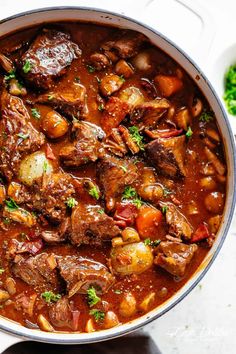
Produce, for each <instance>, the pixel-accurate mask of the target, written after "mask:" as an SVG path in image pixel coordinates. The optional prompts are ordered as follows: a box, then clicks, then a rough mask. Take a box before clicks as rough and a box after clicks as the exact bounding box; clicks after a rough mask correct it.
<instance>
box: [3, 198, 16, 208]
mask: <svg viewBox="0 0 236 354" xmlns="http://www.w3.org/2000/svg"><path fill="white" fill-rule="evenodd" d="M5 204H6V206H7V208H8V209H9V210H11V211H12V210H16V209H18V208H19V206H18V205H17V204H16V202H15V201H14V199H12V198H9V199H8V200H5Z"/></svg>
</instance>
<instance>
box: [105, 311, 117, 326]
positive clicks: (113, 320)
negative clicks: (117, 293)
mask: <svg viewBox="0 0 236 354" xmlns="http://www.w3.org/2000/svg"><path fill="white" fill-rule="evenodd" d="M118 324H119V319H118V317H117V316H116V314H115V312H113V311H108V312H107V313H106V315H105V318H104V322H103V326H104V328H106V329H108V328H112V327H115V326H118Z"/></svg>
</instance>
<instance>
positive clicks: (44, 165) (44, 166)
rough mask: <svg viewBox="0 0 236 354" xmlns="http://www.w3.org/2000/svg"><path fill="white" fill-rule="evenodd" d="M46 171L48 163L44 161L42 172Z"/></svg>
mask: <svg viewBox="0 0 236 354" xmlns="http://www.w3.org/2000/svg"><path fill="white" fill-rule="evenodd" d="M47 170H48V162H47V161H44V163H43V172H44V173H46V172H47Z"/></svg>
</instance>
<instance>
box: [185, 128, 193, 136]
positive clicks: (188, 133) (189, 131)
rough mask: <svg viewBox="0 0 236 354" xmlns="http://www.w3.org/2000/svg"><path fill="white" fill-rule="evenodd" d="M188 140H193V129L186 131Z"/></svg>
mask: <svg viewBox="0 0 236 354" xmlns="http://www.w3.org/2000/svg"><path fill="white" fill-rule="evenodd" d="M185 135H186V136H187V138H191V136H192V135H193V131H192V129H191V127H188V130H187V131H186V134H185Z"/></svg>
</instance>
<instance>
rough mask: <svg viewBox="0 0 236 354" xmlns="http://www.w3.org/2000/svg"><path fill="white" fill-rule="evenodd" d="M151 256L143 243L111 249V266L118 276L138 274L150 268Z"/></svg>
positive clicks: (148, 248) (150, 252)
mask: <svg viewBox="0 0 236 354" xmlns="http://www.w3.org/2000/svg"><path fill="white" fill-rule="evenodd" d="M152 263H153V254H152V251H151V249H150V247H149V246H146V245H144V243H143V242H138V243H130V244H128V245H124V246H119V247H115V248H112V250H111V266H112V268H113V270H114V272H115V273H118V274H120V275H129V274H140V273H142V272H144V271H145V270H147V269H148V268H150V267H151V266H152Z"/></svg>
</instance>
